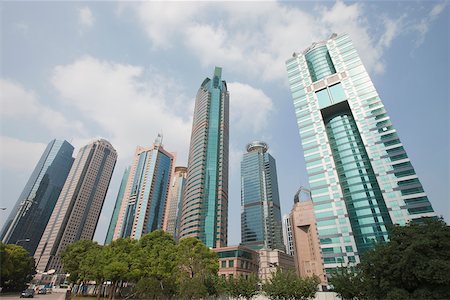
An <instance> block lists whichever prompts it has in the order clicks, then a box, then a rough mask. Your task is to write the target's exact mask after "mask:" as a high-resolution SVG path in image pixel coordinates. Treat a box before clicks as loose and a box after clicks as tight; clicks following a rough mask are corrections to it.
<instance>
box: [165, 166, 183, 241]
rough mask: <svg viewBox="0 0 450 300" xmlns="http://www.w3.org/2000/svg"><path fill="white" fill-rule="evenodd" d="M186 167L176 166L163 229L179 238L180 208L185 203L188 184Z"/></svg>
mask: <svg viewBox="0 0 450 300" xmlns="http://www.w3.org/2000/svg"><path fill="white" fill-rule="evenodd" d="M186 175H187V168H186V167H175V171H174V173H173V178H172V183H171V185H170V188H169V197H168V199H167V205H166V211H165V213H164V216H165V217H164V224H163V230H164V231H165V232H167V233H169V234H171V235H172V236H173V237H174V238H178V227H179V226H180V222H179V220H180V208H181V204H182V203H183V192H184V186H185V184H186Z"/></svg>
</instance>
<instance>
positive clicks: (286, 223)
mask: <svg viewBox="0 0 450 300" xmlns="http://www.w3.org/2000/svg"><path fill="white" fill-rule="evenodd" d="M283 242H284V246H285V247H286V253H287V254H289V255H294V252H295V251H294V238H293V237H292V225H291V219H290V218H289V215H288V214H286V215H284V216H283Z"/></svg>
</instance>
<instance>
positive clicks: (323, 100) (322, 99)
mask: <svg viewBox="0 0 450 300" xmlns="http://www.w3.org/2000/svg"><path fill="white" fill-rule="evenodd" d="M316 96H317V100H319V107H320V108H323V107H327V106H329V105H331V99H330V95H328V91H327V89H323V90H320V91H318V92H316Z"/></svg>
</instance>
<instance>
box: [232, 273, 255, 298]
mask: <svg viewBox="0 0 450 300" xmlns="http://www.w3.org/2000/svg"><path fill="white" fill-rule="evenodd" d="M226 287H227V291H228V293H229V294H230V295H231V296H232V297H234V298H244V299H251V298H252V297H253V296H255V295H256V294H258V292H259V278H258V276H256V275H255V274H251V275H249V276H248V277H247V278H245V277H244V276H238V277H236V278H231V279H229V280H227V282H226Z"/></svg>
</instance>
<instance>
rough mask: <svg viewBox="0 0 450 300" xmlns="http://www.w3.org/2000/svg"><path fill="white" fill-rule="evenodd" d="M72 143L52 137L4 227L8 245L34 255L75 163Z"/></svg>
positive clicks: (3, 236)
mask: <svg viewBox="0 0 450 300" xmlns="http://www.w3.org/2000/svg"><path fill="white" fill-rule="evenodd" d="M72 154H73V146H72V145H71V144H69V143H68V142H67V141H60V140H53V141H51V142H50V143H49V144H48V145H47V148H46V149H45V151H44V153H43V154H42V156H41V158H40V160H39V162H38V163H37V165H36V167H35V168H34V171H33V173H32V174H31V176H30V179H28V182H27V184H26V185H25V188H24V189H23V191H22V194H21V195H20V197H19V199H18V200H17V203H16V205H15V206H14V208H13V209H12V211H11V213H10V215H9V218H8V219H7V220H6V222H5V225H4V226H3V230H2V241H3V243H5V244H16V243H17V244H20V245H21V246H23V247H24V248H25V249H27V250H28V252H29V253H30V255H34V252H35V251H36V248H37V246H38V244H39V241H40V239H41V236H42V234H43V233H44V230H45V226H47V222H48V220H49V219H50V216H51V214H52V212H53V208H54V207H55V204H56V200H58V197H59V194H60V193H61V189H62V187H63V185H64V182H65V181H66V178H67V175H68V174H69V171H70V167H71V166H72V163H73V160H74V159H73V157H72Z"/></svg>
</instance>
